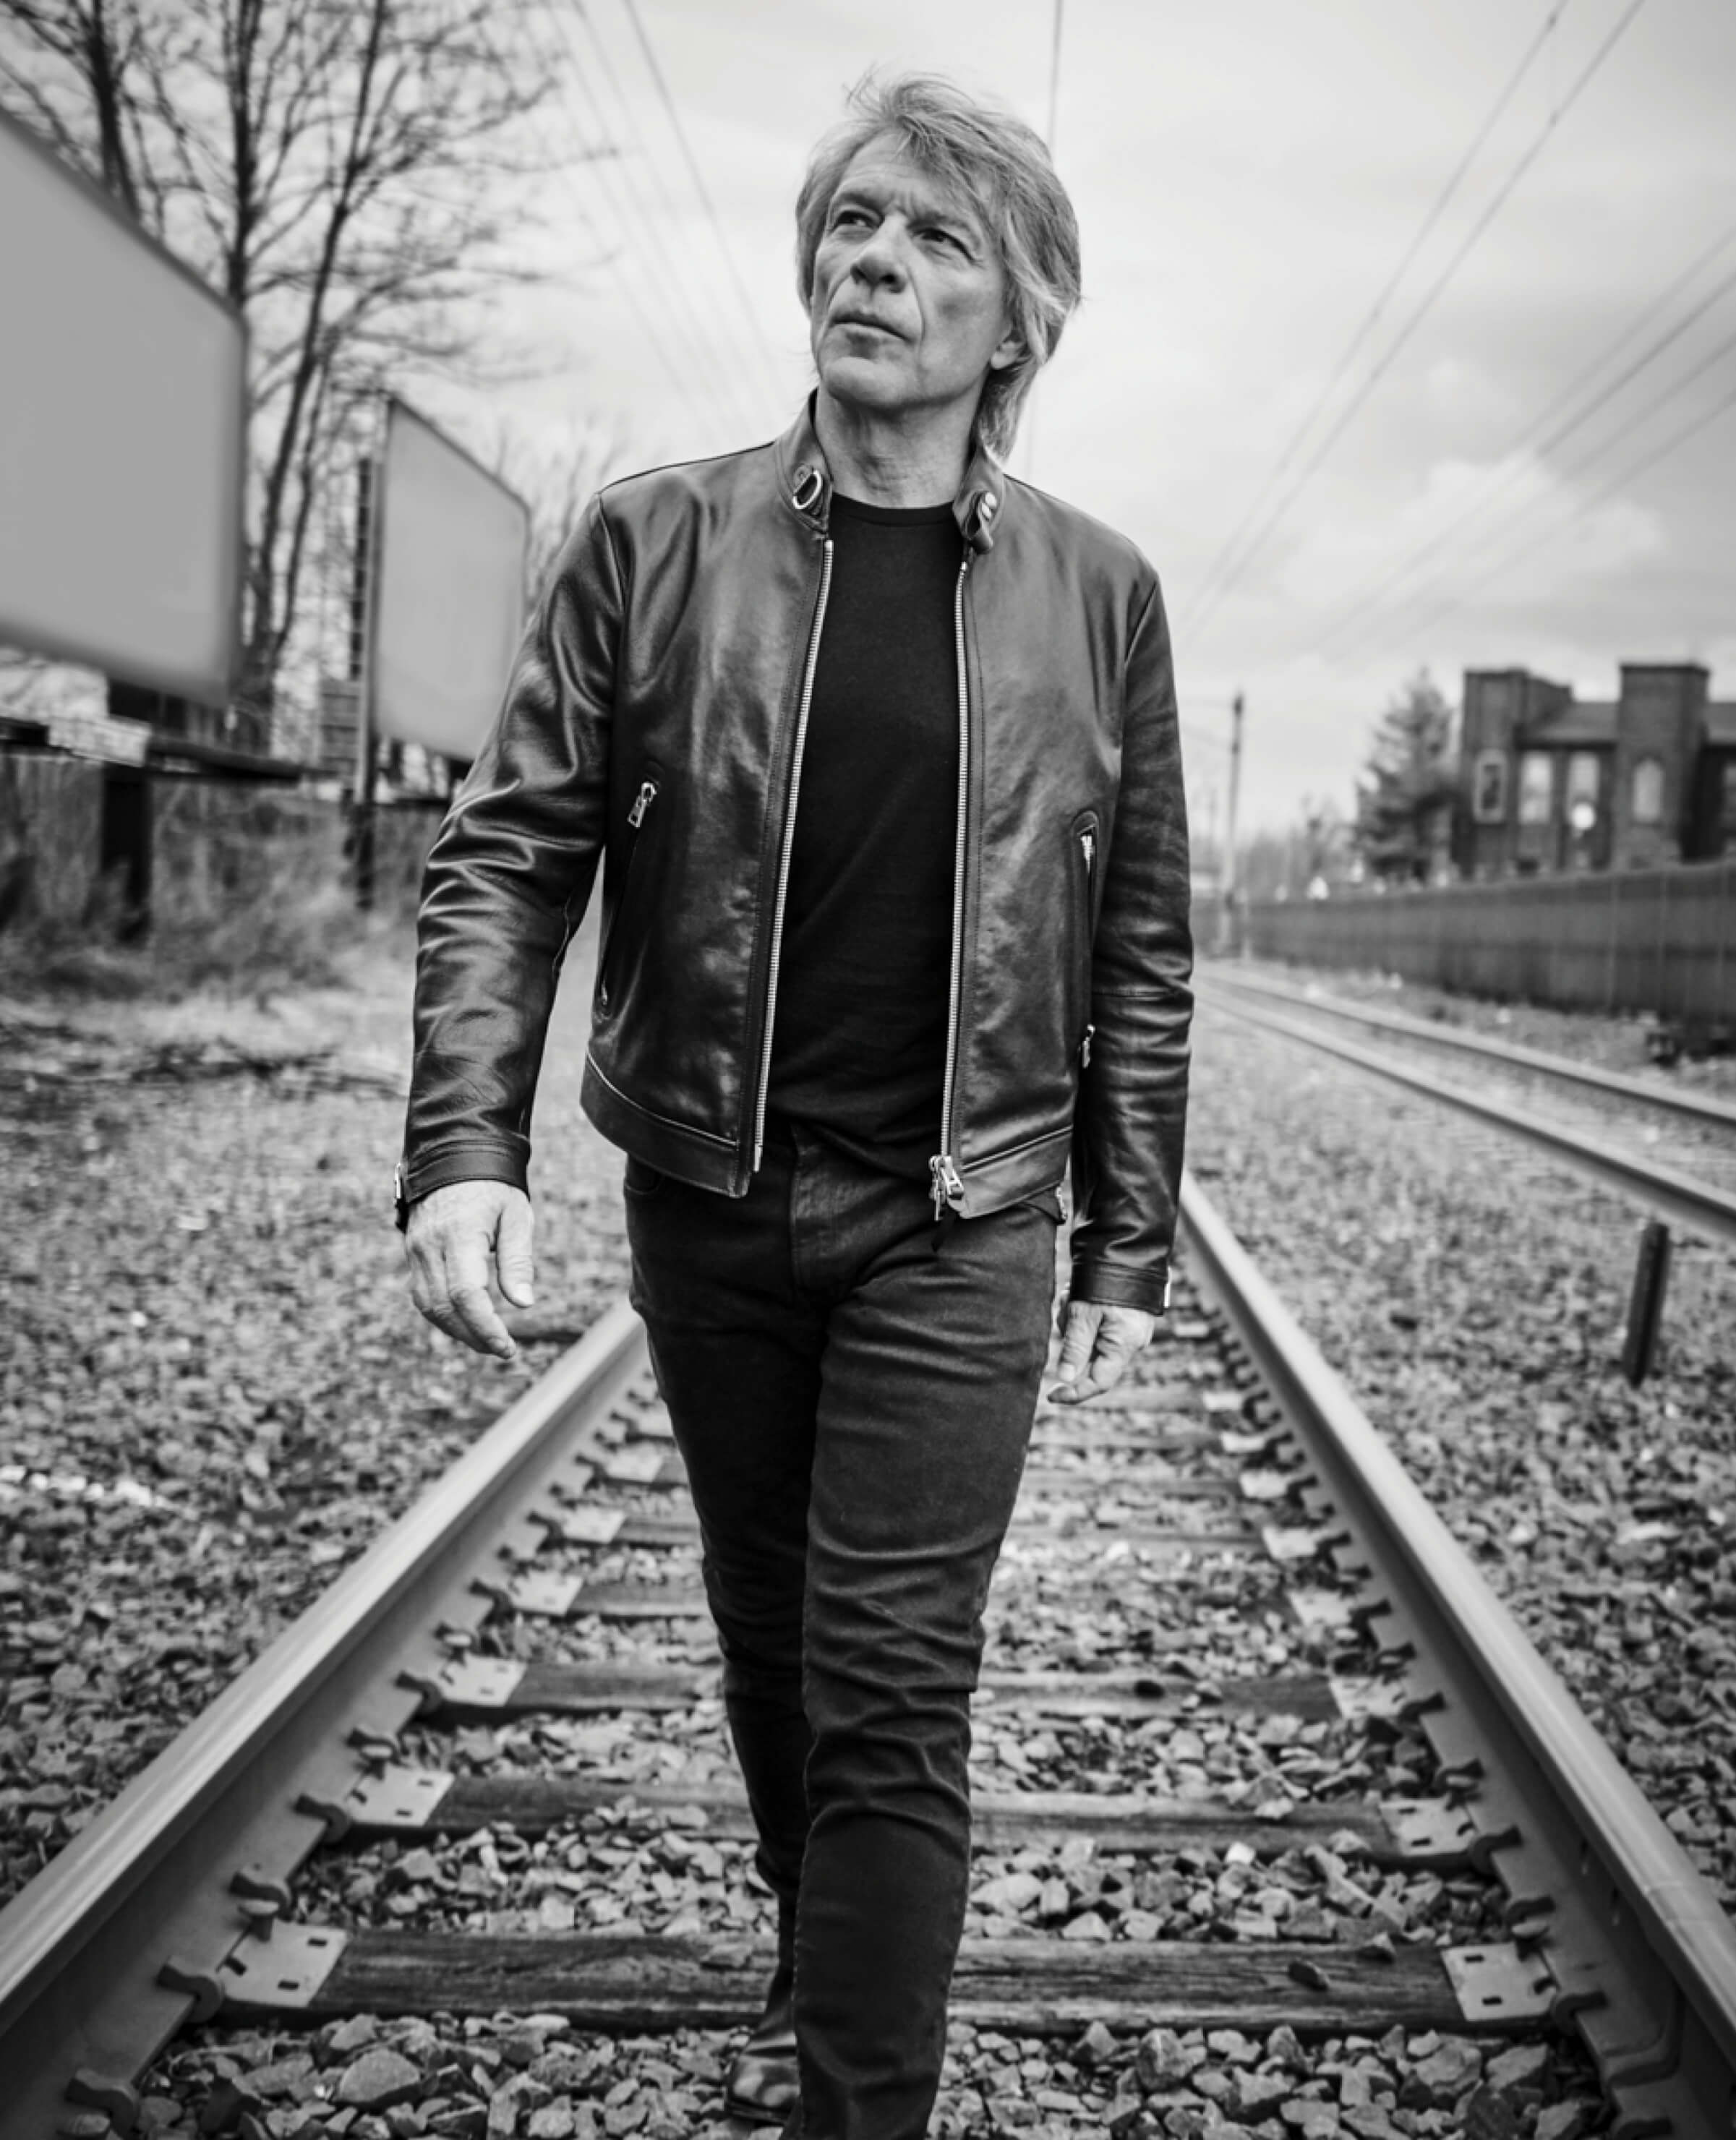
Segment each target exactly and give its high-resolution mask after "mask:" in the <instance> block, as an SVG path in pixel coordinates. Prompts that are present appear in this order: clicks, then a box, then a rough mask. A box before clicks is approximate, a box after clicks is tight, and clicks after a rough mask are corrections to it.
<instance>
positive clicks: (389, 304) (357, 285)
mask: <svg viewBox="0 0 1736 2140" xmlns="http://www.w3.org/2000/svg"><path fill="white" fill-rule="evenodd" d="M556 80H557V70H556V69H555V68H554V66H552V64H551V63H550V62H549V61H548V58H547V55H546V53H545V52H544V51H543V50H542V47H541V46H540V44H539V42H538V41H537V37H536V36H535V34H534V31H533V26H532V22H531V20H530V17H529V14H528V12H527V4H526V0H0V103H3V104H4V105H5V106H6V107H7V109H8V110H11V111H12V113H13V114H14V115H16V116H17V117H18V118H20V119H21V120H23V121H24V122H25V123H26V124H27V125H31V126H32V127H34V128H35V130H37V132H38V133H39V134H41V135H43V136H44V137H45V138H46V139H47V140H48V141H49V142H50V143H51V145H53V146H54V147H55V148H56V150H59V151H60V152H61V155H65V156H66V157H67V158H68V159H69V160H71V162H73V163H74V164H76V165H77V166H78V167H79V168H81V169H83V170H85V171H86V173H88V174H90V175H91V177H93V178H95V179H97V180H99V181H100V182H101V184H104V185H105V186H106V187H107V188H108V189H110V191H111V192H113V193H114V194H115V195H116V196H117V197H118V198H119V199H120V200H121V201H123V202H124V203H125V204H126V205H127V207H128V208H129V209H131V210H132V212H133V213H134V214H136V215H137V216H138V218H140V222H141V223H144V224H145V226H146V227H147V228H149V229H150V230H151V231H153V232H154V233H155V234H156V235H157V236H159V237H160V238H163V239H164V242H165V243H168V244H169V246H170V247H171V248H173V249H174V251H175V252H176V253H178V254H179V256H180V257H181V258H183V259H185V260H187V261H189V263H191V264H192V265H193V266H194V267H196V268H198V269H199V271H200V272H202V273H203V274H204V276H205V277H207V279H208V280H209V281H210V282H212V284H213V286H214V287H216V288H217V289H218V290H220V291H221V292H223V294H224V295H225V296H226V297H228V299H229V300H230V301H231V302H233V304H235V305H236V306H238V307H239V308H240V310H241V311H242V312H243V315H244V317H245V318H246V320H247V323H248V335H249V361H248V371H249V380H248V384H249V393H250V400H251V408H250V426H249V439H250V461H251V465H250V483H249V496H248V559H247V572H246V584H245V592H244V603H243V619H242V639H243V674H242V685H241V691H240V694H239V696H240V698H241V700H242V703H243V705H244V706H246V707H248V708H249V709H252V710H254V711H256V712H257V713H258V714H262V715H267V714H269V712H270V710H271V709H272V703H273V699H274V695H275V692H276V689H277V681H278V676H279V671H280V669H281V668H282V664H283V660H284V658H285V651H286V648H287V645H288V642H289V639H290V636H291V634H292V631H293V630H294V629H295V626H296V624H297V616H298V602H299V600H300V597H301V596H302V584H303V576H304V572H305V571H306V567H307V563H308V557H309V551H310V547H311V531H312V524H313V518H314V508H315V503H316V498H317V496H318V494H319V492H320V489H321V483H322V481H323V480H324V479H326V476H327V475H328V474H330V473H331V470H332V469H333V468H334V466H335V465H337V464H341V463H343V462H344V461H346V460H347V459H350V458H351V456H352V455H353V453H354V451H355V449H356V444H357V443H358V434H359V430H360V425H359V418H360V412H361V410H362V409H363V407H364V405H365V404H367V403H368V402H369V401H370V400H371V398H372V397H373V395H375V392H376V391H377V390H378V389H379V388H380V386H381V385H385V384H386V383H387V382H388V381H390V383H391V384H393V385H397V386H400V387H402V386H403V385H405V384H406V383H408V382H411V381H413V380H414V378H415V377H416V376H417V375H419V374H424V375H425V374H427V373H429V372H431V371H439V372H440V373H441V374H443V375H451V373H452V372H453V371H454V370H455V369H458V368H460V367H468V368H471V369H474V368H475V366H477V365H478V362H479V361H481V345H480V341H479V336H480V335H481V334H482V333H483V332H485V331H487V329H488V321H489V313H488V308H487V307H482V306H478V304H477V303H476V302H475V300H476V299H477V298H478V297H479V296H481V295H482V294H483V292H485V291H487V290H488V288H489V287H492V286H494V285H497V284H498V282H500V280H501V279H502V278H503V277H522V275H524V274H525V273H526V272H527V269H526V267H525V266H524V264H523V263H522V258H518V257H515V254H514V251H513V249H512V241H513V239H514V238H515V237H516V236H517V235H518V234H519V233H521V232H522V226H523V224H524V222H525V219H526V218H527V214H528V212H529V209H530V206H531V199H532V189H531V187H530V185H529V184H528V183H527V181H528V180H529V179H531V178H532V177H533V176H534V175H535V174H537V173H538V172H539V171H542V170H544V169H547V157H546V155H544V154H543V153H542V150H540V148H539V146H538V145H537V142H536V140H534V138H533V135H532V130H531V129H530V128H529V127H528V126H527V120H529V119H530V117H531V116H532V115H533V114H535V113H536V111H537V110H538V108H539V106H541V105H542V102H543V101H544V99H545V98H546V97H547V96H548V95H549V94H550V92H551V89H552V85H553V83H554V82H555V81H556Z"/></svg>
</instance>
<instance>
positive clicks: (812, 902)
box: [770, 493, 963, 1180]
mask: <svg viewBox="0 0 1736 2140" xmlns="http://www.w3.org/2000/svg"><path fill="white" fill-rule="evenodd" d="M831 542H832V568H831V590H830V592H829V594H828V596H827V599H826V621H825V623H824V625H823V626H822V627H821V634H820V655H819V660H818V662H817V665H816V666H815V670H814V692H813V698H812V702H811V704H810V706H809V709H808V727H807V743H806V745H805V747H804V749H803V753H802V773H801V784H800V786H799V788H798V789H797V803H796V829H795V834H794V837H793V841H792V847H791V857H790V878H789V887H788V892H787V898H786V901H785V906H784V935H783V960H782V968H781V970H780V973H779V976H778V984H777V1012H776V1024H775V1027H774V1028H773V1033H772V1073H771V1091H770V1112H771V1114H772V1117H773V1118H774V1120H775V1119H776V1118H779V1117H782V1119H784V1120H786V1121H789V1122H797V1123H799V1124H801V1125H802V1126H804V1127H806V1128H808V1129H811V1130H812V1131H815V1132H816V1133H817V1135H819V1136H822V1137H824V1138H826V1141H828V1142H830V1143H832V1144H835V1145H836V1146H840V1147H841V1149H842V1150H844V1151H847V1152H850V1153H851V1154H852V1155H853V1156H856V1158H859V1159H861V1160H864V1161H867V1162H868V1163H869V1164H870V1165H872V1166H881V1167H885V1169H887V1170H888V1171H890V1172H893V1173H896V1174H910V1175H916V1176H921V1177H922V1178H924V1180H925V1179H926V1178H927V1176H928V1171H929V1164H928V1163H929V1158H930V1157H931V1156H933V1155H934V1153H936V1152H938V1151H939V1149H940V1141H939V1140H940V1109H941V1089H940V1088H941V1084H942V1082H943V1079H944V1075H945V1068H946V1027H947V1012H948V1008H949V996H950V989H951V976H952V922H953V859H954V847H955V843H956V840H957V827H958V796H959V676H958V661H957V656H956V653H955V650H954V639H953V628H954V627H953V609H954V588H955V587H956V584H957V582H958V577H959V561H960V558H961V557H962V556H963V551H962V549H961V547H960V538H959V530H958V526H957V523H955V522H954V518H953V513H952V508H951V507H950V506H949V505H939V506H932V507H928V506H924V507H921V508H917V509H915V510H909V509H895V508H891V507H888V506H873V505H864V504H861V503H857V502H856V500H854V499H851V498H840V497H838V496H837V495H836V493H834V495H833V498H832V503H831Z"/></svg>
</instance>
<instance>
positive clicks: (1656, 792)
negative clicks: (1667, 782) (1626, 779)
mask: <svg viewBox="0 0 1736 2140" xmlns="http://www.w3.org/2000/svg"><path fill="white" fill-rule="evenodd" d="M1634 822H1635V824H1636V825H1661V824H1662V823H1663V822H1664V761H1663V759H1662V758H1641V759H1640V761H1639V763H1637V764H1636V765H1635V768H1634Z"/></svg>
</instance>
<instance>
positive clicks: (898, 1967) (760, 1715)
mask: <svg viewBox="0 0 1736 2140" xmlns="http://www.w3.org/2000/svg"><path fill="white" fill-rule="evenodd" d="M626 1205H627V1235H628V1239H629V1242H630V1245H631V1248H632V1254H633V1298H634V1303H635V1306H636V1307H637V1308H639V1310H640V1313H641V1314H642V1315H643V1316H644V1318H645V1323H646V1324H647V1326H648V1328H649V1329H650V1341H651V1357H652V1360H653V1362H654V1364H655V1367H656V1371H657V1379H658V1382H659V1384H660V1387H661V1389H662V1391H663V1394H664V1399H665V1401H667V1403H668V1405H669V1414H670V1417H671V1418H672V1420H673V1421H674V1431H675V1439H676V1441H677V1442H678V1443H679V1446H680V1449H681V1453H682V1455H683V1456H684V1459H685V1460H686V1464H687V1471H688V1478H689V1482H690V1484H691V1486H692V1490H693V1496H694V1504H695V1505H696V1507H697V1508H698V1510H699V1524H700V1529H701V1532H702V1535H703V1539H704V1562H705V1588H706V1594H707V1597H708V1598H709V1601H710V1604H711V1609H712V1612H713V1615H714V1617H715V1619H716V1621H717V1624H718V1637H719V1640H720V1643H721V1647H722V1649H723V1659H724V1664H723V1693H724V1702H725V1706H726V1709H727V1711H728V1718H729V1725H730V1730H731V1732H732V1735H733V1738H734V1740H735V1745H736V1751H737V1754H738V1757H739V1759H740V1761H741V1765H742V1770H743V1777H744V1779H745V1781H746V1784H747V1787H748V1799H749V1801H750V1803H751V1804H752V1806H753V1817H754V1820H755V1823H756V1824H757V1826H758V1831H759V1837H760V1847H759V1852H758V1864H759V1867H760V1869H761V1871H762V1873H763V1874H764V1876H765V1878H766V1880H767V1883H768V1884H769V1886H770V1887H772V1890H773V1892H775V1893H776V1894H777V1897H778V1898H779V1903H780V1908H781V1911H782V1913H783V1914H784V1917H785V1922H786V1923H787V1921H788V1916H787V1913H788V1912H789V1910H790V1908H791V1906H792V1905H794V1908H795V1923H796V1932H795V1941H796V1992H795V2013H796V2034H797V2044H798V2046H799V2064H800V2070H801V2079H802V2104H801V2109H800V2111H799V2113H797V2117H796V2118H795V2120H794V2122H793V2123H792V2126H791V2128H789V2129H790V2130H791V2131H792V2132H799V2133H802V2135H803V2140H846V2136H847V2140H915V2136H917V2135H919V2134H921V2133H924V2131H925V2130H926V2128H927V2123H928V2116H929V2109H930V2108H931V2106H932V2104H933V2102H934V2093H935V2090H936V2088H937V2086H938V2084H939V2073H940V2062H941V2058H942V2054H943V2053H944V2048H945V2034H946V1995H947V1987H948V1985H949V1980H950V1979H951V1976H952V1970H953V1964H954V1961H955V1959H956V1957H957V1954H958V1947H959V1935H960V1932H961V1931H962V1929H963V1926H964V1904H965V1897H966V1893H967V1891H968V1887H969V1855H970V1804H969V1785H968V1783H967V1779H966V1774H965V1762H966V1758H967V1755H968V1754H969V1747H970V1722H969V1701H970V1696H971V1693H972V1691H973V1689H974V1687H975V1686H976V1681H977V1671H978V1664H979V1662H980V1660H981V1656H982V1648H983V1623H982V1612H983V1601H984V1598H986V1596H987V1594H988V1581H989V1577H990V1575H991V1574H992V1573H993V1568H994V1563H995V1558H996V1556H997V1555H998V1553H999V1551H1000V1546H1001V1541H1002V1539H1003V1536H1004V1535H1005V1533H1006V1529H1007V1525H1008V1521H1009V1519H1011V1516H1012V1514H1013V1499H1014V1497H1015V1495H1017V1493H1018V1482H1019V1475H1020V1473H1021V1471H1022V1469H1023V1466H1024V1460H1025V1450H1026V1447H1027V1443H1028V1441H1029V1439H1030V1433H1031V1422H1032V1415H1033V1413H1034V1411H1035V1409H1036V1401H1037V1381H1038V1377H1039V1375H1040V1373H1041V1372H1042V1363H1043V1357H1044V1352H1045V1346H1046V1340H1047V1324H1048V1311H1049V1307H1050V1303H1051V1299H1052V1294H1053V1292H1054V1286H1055V1236H1056V1224H1057V1220H1058V1219H1059V1216H1060V1206H1059V1205H1058V1203H1057V1202H1055V1201H1054V1200H1052V1199H1049V1198H1040V1199H1037V1200H1033V1201H1032V1202H1030V1203H1027V1204H1022V1205H1015V1206H1013V1208H1012V1209H1011V1210H1005V1211H1001V1212H998V1213H995V1214H993V1215H991V1216H990V1217H988V1218H984V1219H974V1220H960V1221H959V1222H957V1223H955V1224H954V1225H951V1226H950V1227H949V1228H948V1229H947V1230H945V1231H944V1233H941V1234H938V1235H937V1232H936V1229H935V1225H934V1213H933V1208H932V1206H931V1205H930V1204H929V1198H928V1194H927V1191H926V1189H925V1188H924V1185H921V1184H920V1183H918V1182H914V1181H909V1180H898V1179H895V1178H894V1177H893V1176H890V1175H885V1174H881V1173H879V1172H875V1171H870V1170H869V1169H868V1168H866V1167H864V1166H861V1165H859V1164H858V1163H857V1162H856V1161H853V1160H850V1159H846V1158H845V1157H844V1156H841V1154H839V1153H837V1152H836V1151H832V1150H831V1149H830V1148H829V1147H827V1146H824V1145H821V1144H819V1143H818V1142H817V1141H815V1140H814V1139H812V1138H811V1137H808V1136H804V1135H803V1134H802V1132H801V1131H793V1132H792V1133H790V1136H789V1139H788V1143H787V1147H785V1148H777V1147H771V1148H768V1149H767V1153H766V1160H765V1165H764V1166H763V1169H762V1171H760V1173H759V1174H758V1175H757V1176H755V1178H754V1181H753V1186H752V1188H751V1189H750V1190H749V1192H748V1195H747V1196H746V1197H745V1198H743V1199H739V1200H732V1199H730V1198H728V1197H724V1196H720V1195H714V1194H712V1193H711V1192H710V1191H709V1190H703V1189H694V1188H690V1187H689V1186H688V1185H686V1184H684V1183H682V1182H679V1181H676V1180H673V1179H672V1178H670V1177H669V1176H660V1175H658V1174H656V1173H655V1172H654V1171H652V1170H650V1169H649V1168H646V1167H644V1166H640V1165H639V1164H638V1163H637V1162H633V1163H630V1165H629V1167H628V1170H627V1193H626ZM937 1243H938V1244H937Z"/></svg>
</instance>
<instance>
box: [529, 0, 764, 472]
mask: <svg viewBox="0 0 1736 2140" xmlns="http://www.w3.org/2000/svg"><path fill="white" fill-rule="evenodd" d="M555 19H556V22H557V24H558V26H559V29H560V32H561V36H562V41H563V42H564V43H565V45H566V50H567V54H568V56H569V59H570V61H571V66H570V68H569V70H568V75H569V79H570V80H571V81H572V82H574V83H576V86H577V87H578V89H579V91H580V93H581V96H583V97H584V99H585V102H586V106H587V108H588V110H589V111H590V113H591V124H592V126H593V128H594V129H595V130H596V135H597V138H598V140H600V141H603V142H606V141H607V140H608V138H609V128H608V125H607V122H606V120H605V119H604V117H603V111H602V106H601V104H600V103H599V102H598V101H597V96H596V91H595V90H594V89H593V88H592V87H591V80H590V76H588V74H587V73H586V69H585V66H584V64H583V61H582V60H581V57H580V54H579V48H578V45H577V42H576V39H575V38H574V36H573V32H572V27H571V22H570V20H569V19H568V17H567V15H566V12H564V11H563V10H562V9H560V8H558V7H557V9H556V11H555ZM587 27H588V24H587ZM641 145H642V144H641ZM599 169H600V175H601V180H602V184H603V189H604V191H605V192H606V194H608V195H609V198H610V201H611V206H612V207H613V209H614V210H615V218H616V220H617V222H618V223H620V228H621V231H622V233H623V235H624V236H625V237H626V238H627V239H628V241H629V245H630V249H631V251H632V253H633V257H634V264H635V267H637V268H638V269H639V271H640V274H641V275H642V276H643V277H644V278H645V283H646V286H647V287H649V288H650V289H651V290H653V291H654V292H655V293H656V295H657V297H658V298H659V299H660V302H661V303H662V305H663V307H664V311H665V312H666V313H667V315H668V317H669V321H670V323H671V325H672V326H673V327H674V331H675V332H676V335H677V336H678V338H679V341H680V342H681V344H682V346H683V350H684V362H686V363H687V364H688V365H689V366H691V367H692V370H693V373H694V380H695V383H696V384H697V385H699V386H700V387H702V388H704V390H706V391H708V392H709V394H710V395H711V397H712V399H713V400H714V401H715V402H716V404H717V405H718V409H719V410H720V411H721V412H722V414H723V419H724V422H725V424H726V425H728V428H729V429H732V430H733V429H736V427H738V426H739V425H743V424H744V423H745V424H746V425H748V427H749V428H751V425H752V418H751V415H745V416H744V414H743V406H744V405H743V403H742V402H741V401H740V400H738V399H737V398H736V391H735V381H734V380H733V378H732V377H731V376H730V375H729V373H728V368H727V366H722V365H719V364H718V362H717V361H716V356H715V353H714V351H712V350H711V349H710V348H709V346H708V345H707V339H706V335H705V331H704V321H703V320H702V318H701V316H700V313H699V308H698V306H697V304H696V303H695V302H694V296H693V292H692V290H691V287H689V278H685V277H683V276H682V274H681V272H680V271H679V269H678V268H677V267H676V266H675V263H674V261H673V260H672V259H671V258H669V248H668V247H667V246H666V245H665V244H664V240H663V233H662V232H661V231H660V229H659V228H658V224H657V219H656V218H655V216H654V215H653V214H651V213H650V210H649V209H647V207H646V205H645V199H644V196H643V195H642V194H641V193H640V190H639V184H638V179H637V178H636V176H635V174H634V173H633V171H632V170H631V169H628V168H627V167H626V166H625V164H623V165H621V166H620V167H617V166H616V165H615V164H614V163H613V162H612V161H611V160H610V159H609V158H608V157H606V156H604V157H602V158H600V159H599ZM635 223H636V226H637V233H638V238H639V240H640V242H639V243H634V226H635Z"/></svg>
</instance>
